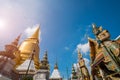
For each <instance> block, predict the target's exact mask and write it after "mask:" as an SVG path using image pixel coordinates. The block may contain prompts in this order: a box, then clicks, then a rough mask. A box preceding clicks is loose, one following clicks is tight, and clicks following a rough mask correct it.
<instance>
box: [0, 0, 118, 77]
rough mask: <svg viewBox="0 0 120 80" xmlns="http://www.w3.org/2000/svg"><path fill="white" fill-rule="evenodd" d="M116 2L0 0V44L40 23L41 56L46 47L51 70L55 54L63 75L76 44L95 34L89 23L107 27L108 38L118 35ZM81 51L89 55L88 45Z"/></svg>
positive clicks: (74, 58) (72, 58) (86, 55)
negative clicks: (2, 23)
mask: <svg viewBox="0 0 120 80" xmlns="http://www.w3.org/2000/svg"><path fill="white" fill-rule="evenodd" d="M119 4H120V1H119V0H6V1H5V0H0V21H4V22H5V23H6V25H5V26H4V28H3V27H0V36H1V38H0V44H1V46H0V48H1V49H2V47H3V45H4V44H6V43H9V41H12V40H13V39H14V38H15V37H16V36H17V35H19V34H20V33H23V34H25V30H26V29H28V28H32V27H33V26H34V25H36V24H40V27H41V42H40V49H41V51H40V59H41V58H42V56H43V55H44V51H45V50H48V56H49V62H50V67H51V71H52V70H53V67H54V63H55V61H56V58H57V62H58V65H59V70H60V72H61V75H62V76H65V77H66V75H67V74H66V67H68V70H69V74H70V73H71V65H72V63H75V62H77V53H76V51H75V50H76V49H77V46H80V45H81V46H82V47H84V46H83V45H85V44H87V42H88V41H87V36H89V37H92V38H94V35H93V34H92V28H91V24H92V23H96V24H97V25H98V26H100V25H102V26H103V28H105V29H107V30H108V31H109V32H110V33H111V39H114V38H116V37H117V36H118V35H119V29H120V27H119V26H120V24H119V23H120V5H119ZM4 35H6V36H4ZM23 36H24V37H22V40H23V39H25V37H26V36H25V35H23ZM80 48H81V47H80ZM83 49H84V48H83ZM81 52H82V54H83V56H84V57H85V58H86V59H89V51H88V49H87V50H86V51H85V52H84V51H81Z"/></svg>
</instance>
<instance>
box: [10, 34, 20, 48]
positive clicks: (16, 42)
mask: <svg viewBox="0 0 120 80" xmlns="http://www.w3.org/2000/svg"><path fill="white" fill-rule="evenodd" d="M20 37H21V34H20V35H19V36H18V37H17V38H16V39H15V40H14V41H13V42H12V44H13V45H15V46H17V45H18V42H19V40H20Z"/></svg>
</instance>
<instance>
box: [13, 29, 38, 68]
mask: <svg viewBox="0 0 120 80" xmlns="http://www.w3.org/2000/svg"><path fill="white" fill-rule="evenodd" d="M39 32H40V27H37V29H36V31H35V32H34V33H33V35H32V36H31V37H29V38H27V39H25V40H24V41H23V42H22V43H21V45H20V46H19V51H18V52H17V53H16V54H15V55H16V59H15V62H16V66H15V67H18V66H19V65H21V64H22V63H23V62H24V61H25V60H26V59H28V58H30V56H32V53H33V52H34V57H33V60H34V65H35V68H36V69H39V64H40V60H39V52H40V49H39Z"/></svg>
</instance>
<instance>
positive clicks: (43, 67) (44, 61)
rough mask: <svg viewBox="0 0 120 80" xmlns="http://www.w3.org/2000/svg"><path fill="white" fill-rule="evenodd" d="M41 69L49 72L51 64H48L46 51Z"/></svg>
mask: <svg viewBox="0 0 120 80" xmlns="http://www.w3.org/2000/svg"><path fill="white" fill-rule="evenodd" d="M40 69H45V70H49V62H48V56H47V51H45V54H44V56H43V60H41V63H40Z"/></svg>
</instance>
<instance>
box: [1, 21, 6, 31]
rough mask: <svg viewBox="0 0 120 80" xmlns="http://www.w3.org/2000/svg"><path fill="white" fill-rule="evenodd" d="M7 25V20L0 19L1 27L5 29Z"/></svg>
mask: <svg viewBox="0 0 120 80" xmlns="http://www.w3.org/2000/svg"><path fill="white" fill-rule="evenodd" d="M5 27H6V22H5V21H4V20H0V29H3V28H5Z"/></svg>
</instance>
